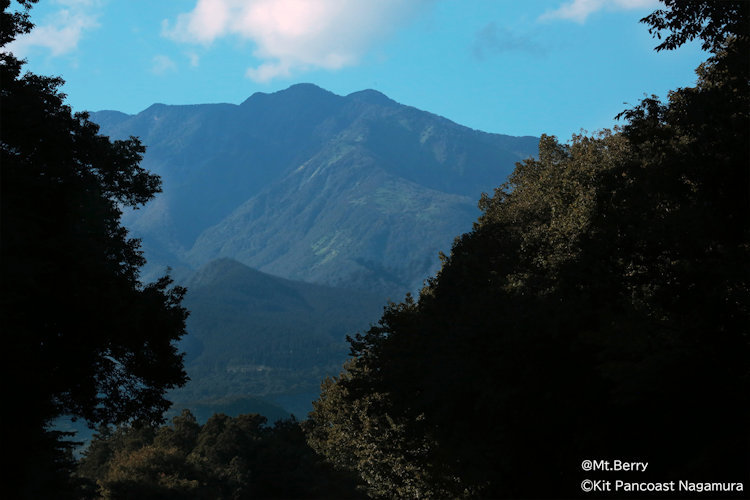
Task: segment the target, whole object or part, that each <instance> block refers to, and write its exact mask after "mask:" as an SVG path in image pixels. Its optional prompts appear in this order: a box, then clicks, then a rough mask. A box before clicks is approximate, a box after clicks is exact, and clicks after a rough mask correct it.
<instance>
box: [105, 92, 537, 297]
mask: <svg viewBox="0 0 750 500" xmlns="http://www.w3.org/2000/svg"><path fill="white" fill-rule="evenodd" d="M92 119H93V120H94V121H95V122H97V123H99V124H100V125H101V132H102V133H103V134H105V135H110V136H112V137H113V138H125V137H128V136H131V135H135V136H138V137H140V138H141V140H142V141H143V143H144V144H145V145H146V146H147V147H148V150H147V153H146V155H145V157H144V160H143V162H142V165H143V166H144V167H145V168H147V169H148V170H151V171H152V172H155V173H157V174H159V175H160V176H161V177H162V179H163V184H164V192H163V193H162V194H161V195H159V196H158V197H157V199H156V200H154V201H153V202H152V203H150V204H149V205H148V206H146V207H145V208H144V209H142V210H139V211H135V212H129V213H126V214H125V215H124V222H125V223H126V225H127V226H128V227H129V228H130V229H131V231H132V233H133V234H134V235H135V236H137V237H140V238H142V239H143V247H144V249H145V252H146V257H147V258H148V260H149V266H148V267H147V268H146V270H145V272H144V278H146V279H152V278H154V277H155V276H156V275H158V274H159V273H162V272H163V270H164V268H165V267H166V266H171V267H173V268H177V269H179V268H185V269H188V270H190V269H193V270H194V269H197V268H199V267H200V266H202V265H204V264H206V263H207V262H210V261H211V260H213V259H216V258H220V257H228V258H232V259H235V260H237V261H239V262H242V263H243V264H246V265H248V266H250V267H253V268H257V269H259V270H261V271H265V272H269V273H272V274H276V275H279V276H283V277H286V278H291V279H296V280H303V281H308V282H318V283H325V284H331V285H338V286H346V287H349V288H357V289H361V290H369V291H375V292H377V293H379V294H380V295H381V296H383V297H385V296H388V297H392V298H394V299H398V298H400V297H401V296H402V295H403V293H404V292H406V291H413V290H415V289H417V288H419V287H420V286H421V284H422V282H423V280H424V279H425V278H426V277H428V276H429V275H430V274H432V273H433V272H434V271H435V270H436V269H437V266H438V264H439V261H438V258H437V255H438V252H439V251H447V250H449V248H450V244H451V242H452V240H453V238H454V237H455V236H456V235H457V234H461V233H462V232H464V231H466V230H468V229H470V228H471V224H472V222H473V221H474V220H475V219H476V216H477V214H478V211H477V209H476V201H477V199H478V198H479V196H480V194H481V193H482V192H491V191H492V189H493V188H494V187H496V186H497V185H499V184H500V183H502V182H503V181H504V180H505V177H506V176H507V174H508V173H509V172H510V171H511V169H512V168H513V165H514V163H515V162H516V161H518V160H520V159H523V158H526V157H528V156H532V155H535V154H536V152H537V142H538V141H537V139H536V138H533V137H509V136H503V135H499V134H487V133H484V132H479V131H476V130H472V129H469V128H466V127H462V126H460V125H457V124H455V123H453V122H451V121H449V120H446V119H445V118H442V117H439V116H436V115H433V114H430V113H427V112H424V111H420V110H418V109H415V108H412V107H408V106H404V105H401V104H399V103H396V102H395V101H393V100H391V99H389V98H388V97H386V96H384V95H383V94H381V93H379V92H377V91H374V90H365V91H361V92H355V93H353V94H350V95H348V96H345V97H343V96H338V95H335V94H332V93H330V92H327V91H325V90H323V89H321V88H319V87H316V86H314V85H310V84H300V85H294V86H292V87H290V88H288V89H286V90H283V91H280V92H276V93H273V94H263V93H256V94H253V95H252V96H251V97H250V98H248V99H247V100H246V101H245V102H243V103H242V104H240V105H232V104H204V105H190V106H166V105H162V104H155V105H153V106H151V107H149V108H148V109H146V110H144V111H142V112H141V113H138V114H137V115H126V114H123V113H118V112H113V111H102V112H98V113H93V114H92Z"/></svg>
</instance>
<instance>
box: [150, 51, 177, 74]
mask: <svg viewBox="0 0 750 500" xmlns="http://www.w3.org/2000/svg"><path fill="white" fill-rule="evenodd" d="M151 62H152V64H151V72H152V73H154V74H156V75H160V76H161V75H166V74H167V73H171V72H172V71H176V70H177V63H175V62H174V61H173V60H172V59H170V58H169V56H165V55H163V54H159V55H156V56H154V58H153V59H152V60H151Z"/></svg>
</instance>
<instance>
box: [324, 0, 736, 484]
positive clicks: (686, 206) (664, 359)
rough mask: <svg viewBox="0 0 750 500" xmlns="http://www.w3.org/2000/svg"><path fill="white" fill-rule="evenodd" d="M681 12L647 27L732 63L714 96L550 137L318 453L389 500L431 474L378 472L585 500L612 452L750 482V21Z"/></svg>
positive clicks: (390, 316)
mask: <svg viewBox="0 0 750 500" xmlns="http://www.w3.org/2000/svg"><path fill="white" fill-rule="evenodd" d="M665 4H666V5H667V7H668V9H667V10H664V11H657V12H656V13H655V14H654V15H652V16H650V17H649V18H645V19H646V20H647V21H645V22H651V23H652V26H653V27H654V29H656V30H658V29H669V30H670V31H671V32H672V33H673V34H674V35H675V36H676V37H677V38H671V39H670V38H668V39H667V41H668V42H669V46H665V47H664V48H674V47H676V46H679V45H680V44H681V43H682V42H684V41H685V40H689V39H692V38H695V37H698V38H700V39H701V40H703V41H704V42H705V43H707V44H708V45H707V47H708V48H710V49H711V50H712V51H713V53H712V55H711V57H710V58H709V59H708V60H707V61H706V62H705V63H704V64H703V65H701V67H700V68H699V69H698V71H697V73H698V77H699V78H698V82H697V85H696V86H695V87H692V88H684V89H678V90H676V91H674V92H671V93H670V95H669V98H668V101H667V102H664V103H662V102H661V101H659V100H658V99H657V98H656V97H651V98H647V99H645V100H644V101H643V102H641V103H640V104H639V105H638V106H636V107H635V108H633V109H631V110H628V111H625V112H624V113H623V114H622V115H621V117H622V118H624V119H625V124H624V126H623V127H622V129H620V130H616V131H614V132H613V133H612V132H603V133H601V134H599V135H597V136H594V137H586V136H574V137H573V139H572V141H571V142H570V143H569V144H560V143H559V142H558V141H557V139H556V138H554V137H549V136H543V137H542V139H541V141H540V145H539V157H538V159H529V160H526V161H524V162H522V163H519V164H517V167H516V170H515V172H514V173H513V174H512V175H511V177H510V178H509V180H508V182H507V183H506V184H505V185H503V186H501V187H500V188H498V189H497V190H496V191H495V193H494V194H493V195H492V196H484V197H483V198H482V200H481V201H480V208H481V209H482V211H483V213H482V216H481V217H480V218H479V220H478V221H477V223H476V224H475V226H474V229H473V230H472V231H471V232H470V233H467V234H465V235H462V236H461V237H459V238H457V240H456V242H455V243H454V245H453V248H452V251H451V254H450V256H448V257H447V258H445V259H444V262H443V266H442V268H441V270H440V272H439V273H438V274H437V276H436V277H435V278H433V279H432V280H431V281H430V282H429V283H428V285H427V286H426V287H425V288H424V289H423V290H422V291H421V293H420V296H419V300H418V301H416V302H413V301H410V300H407V301H405V302H404V303H402V304H397V305H392V306H390V307H389V308H387V309H386V311H385V313H384V315H383V318H382V320H381V323H380V324H379V325H378V326H376V327H374V328H371V329H370V330H369V331H368V332H366V333H365V334H363V335H358V336H357V337H355V338H354V339H352V341H351V344H352V354H353V357H354V358H355V359H354V360H353V361H351V362H349V364H348V365H347V366H346V368H345V371H344V373H343V374H342V375H341V376H340V377H339V378H338V379H335V380H333V381H329V382H327V383H326V384H324V386H323V393H322V395H321V398H320V399H319V401H318V402H316V403H315V405H314V407H315V411H314V412H313V414H312V421H311V425H313V429H312V431H311V434H310V440H311V444H312V445H313V446H314V447H315V448H316V449H317V450H318V451H320V452H321V453H324V454H325V455H326V456H327V457H328V458H329V460H330V461H332V462H333V463H334V464H337V465H338V466H339V467H342V468H347V469H350V470H355V471H357V472H358V473H359V474H360V476H361V477H362V478H363V479H364V480H366V481H367V482H368V483H370V485H371V486H376V485H378V484H385V485H386V490H385V491H382V490H377V489H372V488H371V493H372V494H373V496H385V497H388V496H394V495H396V494H397V493H396V492H397V491H398V490H397V488H398V487H399V485H400V484H403V483H404V482H405V480H408V479H409V478H397V477H394V475H393V474H391V475H386V476H385V478H386V481H384V482H383V481H382V478H377V477H375V476H373V475H372V474H370V471H372V470H374V469H373V468H372V467H371V466H370V465H369V464H368V463H367V462H364V463H363V460H362V458H363V457H365V458H367V457H374V456H378V455H385V456H389V460H391V461H392V462H398V461H401V462H403V463H405V464H408V466H409V467H410V468H411V470H412V471H414V472H413V473H412V474H413V477H412V479H414V478H415V477H418V478H419V482H416V481H412V484H416V485H417V486H418V487H419V489H418V490H416V491H410V492H408V493H406V494H404V495H402V496H411V497H419V496H430V495H431V494H433V493H432V488H435V487H436V485H440V487H442V488H445V489H446V490H447V491H449V492H450V494H449V495H443V496H452V497H461V496H464V495H470V496H472V497H491V498H502V497H510V498H523V497H534V498H536V497H560V496H566V497H567V496H577V495H582V494H583V493H582V492H581V491H580V487H579V484H580V481H581V480H582V478H584V477H585V476H583V475H582V474H581V471H580V469H579V467H580V463H581V460H583V459H586V458H589V459H593V458H596V457H618V456H619V457H643V459H644V460H648V461H649V462H650V463H651V466H652V467H653V468H654V469H652V470H653V471H654V472H653V474H654V476H652V478H653V480H657V481H658V480H661V479H659V478H660V477H696V478H698V477H700V478H703V479H701V480H702V481H703V480H723V481H741V480H746V479H747V471H748V470H750V463H749V459H748V455H747V450H748V449H750V436H749V435H748V431H747V424H746V422H747V421H748V419H750V409H749V407H750V402H749V401H748V395H750V371H749V369H748V367H749V366H750V364H749V363H748V360H749V359H750V344H749V339H748V336H747V325H748V324H750V310H749V306H748V305H749V304H750V224H749V220H750V182H749V180H750V151H749V150H748V148H747V138H748V137H749V136H750V119H749V118H750V93H749V90H750V89H749V82H750V79H749V78H748V75H749V73H748V65H749V64H750V61H748V58H747V54H748V46H747V36H746V33H744V32H743V30H746V29H747V26H748V21H749V19H748V9H747V4H746V3H743V2H696V1H690V2H688V1H669V0H667V1H665ZM719 4H720V5H721V6H717V5H719ZM737 16H740V18H739V19H738V18H737ZM649 19H650V20H651V21H648V20H649ZM660 20H662V21H660ZM663 20H666V21H663ZM743 33H744V34H743ZM381 422H393V423H394V424H395V426H394V427H391V428H397V429H398V438H399V439H397V440H396V441H395V443H396V445H390V443H388V442H386V440H384V439H383V437H384V436H385V435H386V432H388V430H389V427H387V426H383V425H381V424H380V423H381ZM420 439H421V442H422V443H424V446H423V447H421V448H419V447H413V444H414V443H419V442H420ZM400 442H407V443H409V444H408V445H406V446H400V445H399V444H398V443H400ZM414 450H420V453H414ZM410 451H411V453H410ZM657 464H658V465H657ZM643 477H648V475H647V474H646V475H644V476H643ZM732 478H734V479H732ZM378 481H380V482H378Z"/></svg>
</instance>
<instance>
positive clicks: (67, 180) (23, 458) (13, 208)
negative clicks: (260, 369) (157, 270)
mask: <svg viewBox="0 0 750 500" xmlns="http://www.w3.org/2000/svg"><path fill="white" fill-rule="evenodd" d="M32 3H33V2H30V1H24V2H20V5H19V6H18V7H19V9H20V10H19V12H17V13H10V12H9V8H10V5H9V4H10V3H9V2H8V1H4V2H3V3H2V7H3V13H2V35H1V36H0V39H2V40H3V41H4V42H8V41H10V40H12V39H13V38H14V37H15V36H16V35H18V34H19V33H24V32H27V31H28V30H29V29H30V27H31V25H30V24H29V21H28V8H29V7H30V6H31V4H32ZM22 67H23V62H22V61H18V60H17V59H16V58H14V57H13V56H12V55H11V54H10V53H7V52H3V53H2V54H0V80H2V89H1V90H0V123H2V130H1V131H0V133H1V137H0V155H1V156H0V162H1V164H2V193H1V196H2V198H1V203H2V206H1V208H0V217H1V218H2V221H1V222H2V232H3V234H2V248H1V251H2V256H1V262H0V272H1V273H2V331H3V335H4V341H5V342H4V353H5V358H6V360H5V362H4V363H3V367H4V369H5V370H6V376H5V378H4V379H5V386H6V389H5V395H6V399H7V400H8V401H10V402H11V403H12V406H13V407H14V408H19V407H22V408H23V412H20V413H18V414H16V413H15V412H12V411H7V412H3V422H2V426H3V431H4V432H6V433H8V432H10V433H12V434H13V436H14V439H13V440H10V439H7V438H4V439H3V444H4V446H5V445H6V444H7V445H8V446H7V447H6V448H5V453H6V454H7V455H8V456H12V457H14V462H15V463H16V465H17V467H18V470H14V472H13V473H12V474H10V475H9V477H11V478H12V480H11V481H10V483H12V482H15V483H16V484H8V485H7V487H8V488H11V487H13V486H17V487H18V488H19V489H20V490H21V493H20V495H19V496H29V497H33V498H41V497H44V496H45V492H49V491H53V492H55V496H56V497H57V498H62V497H63V496H64V495H65V489H64V488H65V487H64V486H62V485H60V484H57V482H59V481H63V478H64V477H65V476H66V474H65V473H64V467H61V466H60V465H61V464H62V462H63V461H64V460H63V459H62V458H61V457H63V456H68V455H69V453H67V452H66V451H65V450H66V445H65V444H64V443H62V442H61V441H60V440H59V439H58V437H60V436H59V435H58V434H56V433H53V432H50V431H48V425H49V424H50V422H51V421H52V420H53V419H54V418H56V417H58V416H60V415H72V416H75V417H80V418H84V419H86V420H88V421H90V422H119V421H123V420H126V419H130V418H143V419H147V420H158V419H159V418H160V416H161V414H162V412H163V411H164V410H165V409H166V408H167V407H168V404H169V403H168V402H167V401H166V400H165V398H164V392H165V390H167V389H169V388H171V387H174V386H176V385H180V384H182V383H184V382H185V380H186V376H185V373H184V371H183V369H182V356H181V355H179V354H178V353H177V350H176V347H175V345H174V342H175V341H176V340H177V339H179V338H180V336H181V335H183V333H184V325H185V318H186V316H187V313H186V311H185V310H184V309H183V308H182V307H181V306H180V301H181V299H182V296H183V294H184V290H183V289H180V288H170V280H169V279H168V278H162V279H160V280H159V281H157V282H156V283H153V284H150V285H148V286H145V287H144V286H143V285H141V283H140V282H139V281H138V268H139V267H140V266H141V265H142V264H143V258H142V257H141V255H140V252H139V249H138V245H139V244H138V241H137V240H133V239H129V238H128V237H127V231H126V230H125V229H124V228H123V227H122V226H121V225H120V222H119V221H120V214H121V212H120V207H122V206H128V207H137V206H139V205H142V204H144V203H145V202H147V201H148V200H150V199H151V198H152V197H153V195H154V194H155V193H156V192H158V191H159V189H160V180H159V178H158V177H156V176H154V175H151V174H149V173H148V172H146V171H145V170H143V169H142V168H140V167H139V165H138V162H139V161H140V159H141V156H142V154H143V152H144V148H143V147H142V146H141V144H140V143H139V142H138V141H137V140H136V139H134V138H131V139H129V140H123V141H115V142H110V140H109V139H108V138H106V137H103V136H100V135H98V134H97V132H98V126H97V125H95V124H93V123H91V122H90V121H88V119H87V115H86V114H85V113H77V114H75V115H73V114H71V110H70V108H69V107H68V106H66V105H65V104H64V97H65V96H64V95H63V94H61V93H60V91H59V88H60V86H61V84H62V80H60V79H59V78H49V77H42V76H38V75H34V74H31V73H26V74H22ZM10 376H12V378H9V377H10ZM11 443H19V445H20V447H19V448H17V449H16V448H13V447H11V446H10V445H11ZM55 464H57V465H55ZM63 482H64V481H63ZM56 484H57V485H56Z"/></svg>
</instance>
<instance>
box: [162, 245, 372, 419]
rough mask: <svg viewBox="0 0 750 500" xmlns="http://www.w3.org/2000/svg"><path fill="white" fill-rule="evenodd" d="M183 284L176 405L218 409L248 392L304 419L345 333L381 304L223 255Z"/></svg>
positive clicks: (340, 352) (333, 371) (342, 352)
mask: <svg viewBox="0 0 750 500" xmlns="http://www.w3.org/2000/svg"><path fill="white" fill-rule="evenodd" d="M183 283H184V284H185V285H186V286H187V288H188V293H187V295H186V297H185V300H184V305H185V306H186V307H187V308H188V309H189V310H190V311H191V314H190V317H189V318H188V324H187V327H188V331H189V332H190V333H189V335H187V336H186V337H185V338H184V340H183V341H182V345H181V346H180V348H181V349H182V350H184V351H185V352H186V357H185V368H186V369H187V372H188V375H189V376H190V379H191V380H190V382H188V384H187V385H186V386H185V387H184V388H182V389H179V390H176V391H174V392H173V393H172V394H171V400H172V401H174V402H175V408H177V409H179V408H182V407H188V408H191V409H194V410H195V409H200V408H203V407H210V408H212V409H213V411H219V410H217V409H216V408H218V407H221V408H223V407H226V406H228V404H229V403H231V402H233V401H237V400H241V399H242V398H247V397H248V396H249V395H252V396H255V397H261V398H263V399H264V400H267V401H271V402H274V403H276V404H277V405H280V406H282V407H284V408H286V409H287V410H289V411H291V412H293V413H295V414H296V415H297V416H300V417H304V416H306V413H307V411H308V410H309V409H310V408H309V404H310V401H312V400H313V399H314V398H315V397H316V396H317V394H318V391H319V388H320V382H321V380H322V379H323V378H325V376H328V375H337V374H338V372H339V371H340V369H341V364H342V363H343V361H344V360H345V359H346V357H347V354H348V352H349V350H348V344H347V343H346V342H345V340H344V339H345V336H346V335H347V334H354V333H355V332H357V331H364V330H365V329H366V328H368V327H369V325H370V324H372V323H375V322H376V321H377V319H378V318H379V316H380V314H381V313H382V310H383V306H384V303H383V301H382V299H381V298H380V297H379V296H375V295H372V294H368V293H365V292H357V291H352V290H345V289H339V288H333V287H329V286H324V285H315V284H310V283H304V282H300V281H291V280H286V279H283V278H278V277H276V276H272V275H269V274H266V273H263V272H260V271H257V270H255V269H251V268H249V267H247V266H245V265H244V264H241V263H239V262H237V261H234V260H231V259H227V258H222V259H217V260H214V261H211V262H209V263H208V264H206V265H204V266H203V267H201V268H200V269H199V270H198V271H196V272H195V273H193V274H192V276H189V277H187V278H186V279H185V280H184V281H183ZM241 402H242V401H240V403H241ZM251 402H252V403H254V404H256V405H257V404H258V403H257V400H256V401H254V402H253V401H251ZM237 404H239V403H237ZM237 404H235V406H237ZM223 411H227V410H223Z"/></svg>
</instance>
